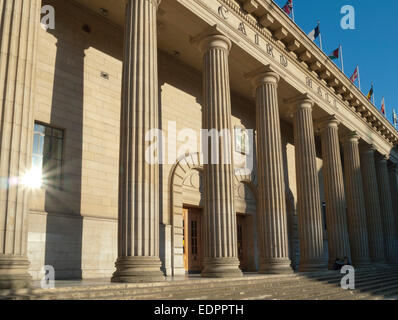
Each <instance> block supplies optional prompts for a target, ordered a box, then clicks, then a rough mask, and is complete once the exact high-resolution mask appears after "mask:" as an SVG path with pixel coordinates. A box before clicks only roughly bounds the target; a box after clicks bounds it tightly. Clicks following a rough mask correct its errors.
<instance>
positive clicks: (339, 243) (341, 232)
mask: <svg viewBox="0 0 398 320" xmlns="http://www.w3.org/2000/svg"><path fill="white" fill-rule="evenodd" d="M338 125H339V122H338V121H337V120H336V119H334V118H331V119H327V120H325V121H324V122H322V123H321V124H320V131H321V140H322V159H323V177H324V186H325V187H324V188H325V197H326V225H327V232H328V245H329V268H330V269H331V268H333V265H334V262H335V260H336V258H339V259H342V258H344V257H348V258H350V255H351V254H350V241H349V236H348V228H347V216H346V200H345V191H344V181H343V168H342V164H341V155H340V143H339V131H338V130H339V129H338Z"/></svg>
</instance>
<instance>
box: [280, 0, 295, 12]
mask: <svg viewBox="0 0 398 320" xmlns="http://www.w3.org/2000/svg"><path fill="white" fill-rule="evenodd" d="M282 9H283V11H285V12H286V13H287V14H288V15H290V14H291V13H292V10H293V0H287V2H286V4H285V6H284V7H283V8H282Z"/></svg>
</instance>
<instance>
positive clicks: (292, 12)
mask: <svg viewBox="0 0 398 320" xmlns="http://www.w3.org/2000/svg"><path fill="white" fill-rule="evenodd" d="M292 19H293V22H295V21H294V4H293V0H292Z"/></svg>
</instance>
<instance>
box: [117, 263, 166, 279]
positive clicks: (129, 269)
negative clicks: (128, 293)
mask: <svg viewBox="0 0 398 320" xmlns="http://www.w3.org/2000/svg"><path fill="white" fill-rule="evenodd" d="M161 264H162V263H161V262H160V259H159V258H155V257H121V258H118V259H117V261H116V264H115V265H116V271H115V273H114V274H113V276H112V279H111V281H112V282H121V283H140V282H158V281H164V280H165V276H164V274H163V272H162V271H161V270H160V267H161Z"/></svg>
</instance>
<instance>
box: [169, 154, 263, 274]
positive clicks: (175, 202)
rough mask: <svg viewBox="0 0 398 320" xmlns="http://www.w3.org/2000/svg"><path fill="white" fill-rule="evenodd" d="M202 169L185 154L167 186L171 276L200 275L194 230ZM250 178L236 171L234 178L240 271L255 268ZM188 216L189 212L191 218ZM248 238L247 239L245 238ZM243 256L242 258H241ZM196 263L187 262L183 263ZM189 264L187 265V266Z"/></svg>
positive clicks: (199, 211)
mask: <svg viewBox="0 0 398 320" xmlns="http://www.w3.org/2000/svg"><path fill="white" fill-rule="evenodd" d="M202 171H203V167H202V165H201V162H200V157H199V154H198V153H191V154H186V155H184V156H183V157H181V158H180V159H179V161H178V162H177V164H176V165H175V166H174V168H173V170H172V175H171V182H170V192H171V195H170V199H171V204H170V214H171V217H170V221H171V227H172V236H171V240H172V241H171V244H170V245H171V248H170V251H171V270H172V271H171V273H172V275H184V274H185V273H186V271H189V270H190V266H192V271H196V272H199V271H200V259H201V257H200V250H201V245H200V241H201V239H200V233H199V232H198V231H199V229H198V226H199V225H200V224H201V223H200V215H201V214H202V208H203V185H202V179H201V175H202ZM253 176H254V175H253V174H247V173H246V172H244V171H237V172H236V175H235V178H236V179H235V203H236V212H237V213H238V222H239V223H240V228H241V233H240V235H242V237H241V239H239V241H240V245H241V253H242V255H241V258H242V259H244V263H243V264H242V268H244V270H249V271H253V270H255V269H256V268H257V230H256V223H255V221H256V217H257V211H256V197H257V187H256V185H255V183H254V179H253ZM190 212H192V215H191V218H190V217H189V216H190ZM249 235H250V236H249ZM244 254H245V255H244ZM195 258H196V259H199V262H198V260H193V261H187V259H195ZM190 262H191V263H190Z"/></svg>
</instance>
